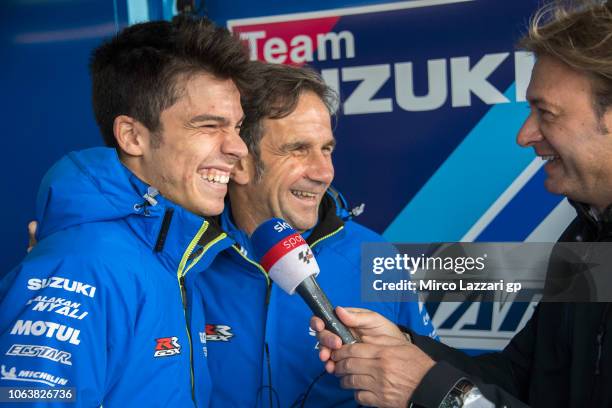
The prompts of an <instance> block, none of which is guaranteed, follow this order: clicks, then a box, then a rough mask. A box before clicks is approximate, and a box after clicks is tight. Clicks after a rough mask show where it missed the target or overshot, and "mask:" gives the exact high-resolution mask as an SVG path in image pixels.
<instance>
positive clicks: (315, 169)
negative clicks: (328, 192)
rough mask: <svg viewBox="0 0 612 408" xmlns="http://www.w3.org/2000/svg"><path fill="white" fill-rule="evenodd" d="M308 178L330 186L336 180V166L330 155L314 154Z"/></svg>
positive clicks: (311, 156) (311, 158) (311, 157)
mask: <svg viewBox="0 0 612 408" xmlns="http://www.w3.org/2000/svg"><path fill="white" fill-rule="evenodd" d="M309 161H310V163H309V166H308V173H307V177H308V178H309V179H311V180H313V181H317V182H319V183H323V184H325V185H330V184H331V182H332V180H333V179H334V164H333V163H332V158H331V155H330V154H326V153H322V152H314V153H312V154H311V155H310V158H309Z"/></svg>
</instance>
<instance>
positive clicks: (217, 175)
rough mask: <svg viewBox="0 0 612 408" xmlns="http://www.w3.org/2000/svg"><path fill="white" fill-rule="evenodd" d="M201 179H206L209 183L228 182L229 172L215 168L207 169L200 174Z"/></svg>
mask: <svg viewBox="0 0 612 408" xmlns="http://www.w3.org/2000/svg"><path fill="white" fill-rule="evenodd" d="M200 177H201V178H202V180H205V181H208V182H209V183H213V184H216V183H219V184H227V183H228V182H229V179H230V176H229V173H226V172H221V171H220V170H216V169H209V170H207V171H206V173H204V174H200Z"/></svg>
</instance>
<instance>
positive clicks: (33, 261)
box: [0, 17, 250, 407]
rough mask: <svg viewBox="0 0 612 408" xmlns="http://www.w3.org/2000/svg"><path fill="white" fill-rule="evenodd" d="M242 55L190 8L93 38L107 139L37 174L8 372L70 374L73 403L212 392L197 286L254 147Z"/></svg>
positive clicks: (11, 288) (53, 382)
mask: <svg viewBox="0 0 612 408" xmlns="http://www.w3.org/2000/svg"><path fill="white" fill-rule="evenodd" d="M248 67H249V61H248V57H247V55H246V53H245V50H244V49H243V47H242V45H241V44H240V42H239V41H238V40H237V39H235V38H234V37H232V36H231V35H230V34H229V33H228V32H227V31H226V30H223V29H220V28H216V27H215V26H214V25H213V24H212V23H210V22H208V21H206V20H200V19H191V18H185V17H184V18H177V19H176V20H174V21H173V22H151V23H143V24H137V25H134V26H131V27H129V28H126V29H125V30H123V31H122V32H120V33H119V34H117V35H116V36H115V37H114V38H112V39H111V40H109V41H107V42H106V43H104V44H103V45H102V46H100V47H99V48H97V49H96V50H95V51H94V53H93V57H92V61H91V73H92V80H93V106H94V112H95V115H96V119H97V122H98V125H99V127H100V130H101V132H102V135H103V137H104V139H105V142H106V144H107V145H108V146H111V147H114V149H113V148H96V149H89V150H84V151H80V152H73V153H70V154H69V155H67V156H66V157H65V158H63V159H62V160H60V161H59V162H58V163H57V164H56V165H55V166H54V167H53V168H52V169H51V170H50V171H49V172H48V173H47V175H46V176H45V178H44V180H43V183H42V185H41V188H40V191H39V196H38V203H37V220H38V221H39V231H38V238H39V240H40V242H39V243H38V245H37V246H36V247H35V248H34V249H33V250H32V252H31V253H30V254H29V255H28V256H27V257H26V259H25V260H24V261H23V262H22V263H21V264H20V265H19V266H18V267H17V268H16V269H14V270H13V271H12V272H10V273H9V274H8V275H7V277H6V278H5V279H4V280H3V281H2V282H1V284H0V310H1V311H2V312H1V313H0V350H1V353H2V354H1V355H0V362H1V363H2V368H3V370H2V377H1V378H0V386H3V387H18V386H20V387H23V386H26V387H41V386H46V387H56V386H57V385H60V386H62V387H71V388H73V389H72V390H71V392H70V393H71V395H72V396H73V397H74V403H71V402H67V405H68V406H83V407H93V406H101V405H104V406H105V407H112V406H120V407H125V406H151V407H152V406H159V407H185V406H193V405H194V404H196V405H198V406H206V405H207V403H208V399H209V398H210V396H211V392H210V379H209V377H208V370H207V368H206V360H205V358H204V355H203V353H202V350H201V348H199V347H198V348H193V349H192V344H191V343H192V339H196V338H197V336H198V329H199V328H201V327H204V318H203V315H202V312H203V306H202V298H201V297H198V296H194V295H193V291H192V286H193V280H194V279H195V277H196V275H197V274H198V273H199V272H201V271H202V270H204V269H205V268H206V267H207V266H208V264H210V262H211V260H212V259H213V258H214V256H215V254H216V253H218V252H219V251H221V250H223V249H226V248H227V247H229V246H230V245H231V241H230V240H229V239H228V238H227V236H226V234H224V233H223V232H222V231H221V230H220V229H219V228H218V227H216V226H215V223H214V222H212V221H211V220H210V219H209V218H208V217H210V216H215V215H218V214H219V213H220V212H221V211H222V210H223V207H224V197H225V194H226V191H227V183H228V180H229V177H230V175H231V173H232V171H233V170H234V167H235V166H236V164H237V163H238V161H239V160H240V159H242V158H243V157H244V156H245V155H246V153H247V148H246V146H245V144H244V142H243V141H242V140H241V139H240V136H239V129H240V125H241V122H242V119H243V111H242V108H241V104H240V91H239V88H240V87H241V85H242V84H244V83H245V82H246V78H247V77H248V78H250V77H249V76H248V75H247V70H248ZM188 272H189V273H188ZM41 384H42V385H41ZM31 402H33V403H34V404H37V403H40V401H38V402H36V401H31Z"/></svg>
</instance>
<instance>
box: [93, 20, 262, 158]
mask: <svg viewBox="0 0 612 408" xmlns="http://www.w3.org/2000/svg"><path fill="white" fill-rule="evenodd" d="M249 65H250V61H249V58H248V54H247V50H246V48H245V47H244V46H243V45H242V43H240V41H239V40H238V39H237V38H236V37H234V36H233V35H232V34H230V33H229V32H228V31H227V30H226V29H224V28H220V27H217V26H215V25H214V23H212V22H211V21H210V20H207V19H204V18H198V17H193V16H180V17H175V18H174V19H173V20H172V21H153V22H147V23H141V24H136V25H133V26H130V27H127V28H125V29H124V30H122V31H121V32H119V33H118V34H117V35H115V36H114V37H113V38H112V39H110V40H108V41H106V42H105V43H103V44H102V45H101V46H99V47H98V48H96V49H95V50H94V51H93V53H92V56H91V61H90V71H91V76H92V85H93V90H92V99H93V109H94V114H95V117H96V121H97V123H98V126H99V127H100V131H101V132H102V136H103V138H104V141H105V143H106V145H108V146H112V147H115V148H117V147H118V145H117V141H116V139H115V136H114V134H113V123H114V120H115V118H116V117H117V116H119V115H128V116H130V117H133V118H134V119H136V120H138V121H139V122H141V123H142V124H143V125H145V126H146V127H147V129H149V130H150V131H151V132H152V133H157V132H158V131H159V130H160V120H159V117H160V113H161V112H162V111H163V110H165V109H167V108H168V107H170V106H172V105H173V104H174V103H175V102H176V101H177V99H178V98H180V95H181V93H182V91H183V90H182V89H181V87H180V85H181V84H180V83H179V82H180V81H181V79H183V78H185V77H187V78H188V77H189V76H190V75H193V74H196V73H200V72H206V73H209V74H211V75H213V76H215V77H217V78H221V79H232V80H233V81H234V82H235V83H236V85H237V86H238V88H239V89H240V90H241V91H242V90H243V89H244V88H245V86H246V85H247V84H248V82H249V81H248V73H247V71H248V67H249ZM241 93H242V92H241Z"/></svg>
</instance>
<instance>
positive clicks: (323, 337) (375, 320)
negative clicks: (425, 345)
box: [310, 307, 409, 374]
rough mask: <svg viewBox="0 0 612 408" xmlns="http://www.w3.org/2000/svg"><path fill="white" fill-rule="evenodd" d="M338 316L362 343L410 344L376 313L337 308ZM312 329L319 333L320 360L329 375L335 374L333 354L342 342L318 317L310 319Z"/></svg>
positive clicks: (392, 325)
mask: <svg viewBox="0 0 612 408" xmlns="http://www.w3.org/2000/svg"><path fill="white" fill-rule="evenodd" d="M336 315H337V316H338V318H339V319H340V321H341V322H342V323H344V324H345V325H346V327H348V328H349V329H351V331H352V332H353V335H354V336H355V337H357V338H359V339H360V340H361V342H362V343H369V342H376V344H380V343H381V342H385V344H388V345H404V344H408V343H409V342H408V339H407V338H406V336H405V335H404V333H402V332H401V331H400V329H399V328H398V327H397V326H396V325H395V324H394V323H393V322H391V321H389V320H387V319H385V318H384V317H383V316H381V315H380V314H378V313H376V312H372V311H370V310H367V309H359V308H346V309H345V308H343V307H336ZM310 327H311V328H312V329H313V330H314V331H315V332H317V338H318V339H319V358H320V359H321V361H323V362H324V363H325V369H326V370H327V372H328V373H330V374H331V373H333V372H334V365H335V363H334V361H333V360H331V359H330V356H331V352H332V351H333V350H338V349H339V348H340V347H341V346H342V340H340V337H338V336H337V335H335V334H334V333H332V332H331V331H329V330H326V329H325V323H324V322H323V320H321V319H319V318H318V317H316V316H313V317H312V318H311V319H310ZM373 338H376V340H373Z"/></svg>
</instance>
